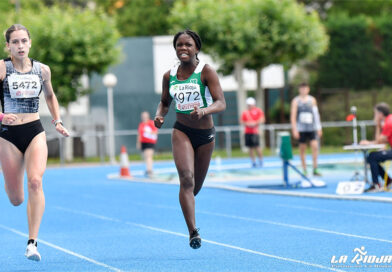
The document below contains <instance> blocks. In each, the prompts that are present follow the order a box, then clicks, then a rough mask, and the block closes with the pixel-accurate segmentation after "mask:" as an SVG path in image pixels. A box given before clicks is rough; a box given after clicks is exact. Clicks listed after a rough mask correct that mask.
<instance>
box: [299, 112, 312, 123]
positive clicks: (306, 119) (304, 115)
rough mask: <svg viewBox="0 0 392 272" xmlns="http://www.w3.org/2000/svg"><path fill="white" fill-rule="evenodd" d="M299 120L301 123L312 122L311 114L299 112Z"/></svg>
mask: <svg viewBox="0 0 392 272" xmlns="http://www.w3.org/2000/svg"><path fill="white" fill-rule="evenodd" d="M299 122H300V123H303V124H313V114H312V113H310V112H301V113H300V114H299Z"/></svg>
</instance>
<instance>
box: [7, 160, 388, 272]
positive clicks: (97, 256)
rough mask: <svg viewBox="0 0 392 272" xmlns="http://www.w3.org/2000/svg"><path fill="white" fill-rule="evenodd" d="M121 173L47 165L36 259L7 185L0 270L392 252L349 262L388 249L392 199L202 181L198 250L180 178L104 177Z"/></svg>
mask: <svg viewBox="0 0 392 272" xmlns="http://www.w3.org/2000/svg"><path fill="white" fill-rule="evenodd" d="M267 162H268V159H266V163H267ZM157 165H159V164H157ZM157 167H159V166H157ZM116 171H118V167H113V166H96V167H67V168H49V169H48V170H47V171H46V173H45V176H44V191H45V196H46V210H45V214H44V218H43V221H42V224H41V229H40V235H39V239H40V240H39V242H38V247H39V250H40V253H41V255H42V261H41V262H38V263H37V262H32V261H28V260H27V259H26V258H25V257H24V250H25V246H26V242H27V238H26V237H27V219H26V201H25V203H24V204H22V205H21V206H19V207H13V206H11V204H10V203H9V201H8V198H7V196H6V194H5V192H4V190H1V192H0V211H1V217H0V241H1V244H2V247H1V251H0V260H1V262H0V271H2V272H6V271H10V272H11V271H12V272H15V271H20V272H22V271H23V272H26V271H50V272H60V271H67V272H69V271H78V272H88V271H143V272H153V271H154V272H155V271H168V272H173V271H187V272H193V271H195V272H196V271H198V272H199V271H200V272H206V271H211V272H215V271H217V272H225V271H236V272H237V271H257V272H259V271H290V272H292V271H301V272H302V271H355V272H356V271H358V272H359V271H377V272H381V271H392V259H390V262H389V263H381V264H375V263H374V262H373V263H371V264H369V263H363V262H361V261H359V262H358V263H355V262H354V263H351V260H352V259H353V258H355V257H357V259H358V257H359V256H362V258H369V257H370V256H376V257H382V256H384V257H382V258H384V259H383V260H385V258H387V256H391V255H392V231H391V227H392V213H391V211H392V209H391V207H392V206H391V205H392V204H389V203H378V202H366V201H347V200H328V199H317V198H302V197H292V196H277V195H266V194H248V193H241V192H235V191H227V190H221V189H214V188H208V187H206V188H203V189H202V191H201V192H200V194H199V195H198V196H197V198H196V219H197V226H198V227H200V234H201V237H202V239H203V244H202V247H201V248H200V249H198V250H193V249H191V248H190V247H189V245H188V234H187V230H186V225H185V222H184V219H183V216H182V213H181V209H180V205H179V203H178V189H179V188H178V186H177V185H175V184H164V183H160V184H159V183H145V182H132V181H124V180H110V179H107V177H106V176H107V174H108V173H112V172H116ZM131 172H132V171H131ZM1 181H2V183H4V181H3V178H2V177H1ZM26 197H27V196H26ZM361 247H362V248H361ZM354 250H356V251H354ZM358 250H361V252H362V253H363V254H362V255H361V254H359V253H358ZM356 255H357V256H356ZM333 256H335V260H336V259H338V258H339V257H340V256H347V261H346V262H345V263H341V264H332V263H331V259H332V257H333ZM391 258H392V257H391ZM376 266H378V267H376Z"/></svg>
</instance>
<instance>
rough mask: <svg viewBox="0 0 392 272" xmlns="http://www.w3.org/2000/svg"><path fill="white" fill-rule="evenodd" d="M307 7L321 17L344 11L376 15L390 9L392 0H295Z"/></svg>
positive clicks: (352, 13)
mask: <svg viewBox="0 0 392 272" xmlns="http://www.w3.org/2000/svg"><path fill="white" fill-rule="evenodd" d="M297 1H298V2H299V3H302V4H304V5H306V7H307V8H308V9H312V10H316V11H317V12H318V13H319V14H320V16H321V17H322V18H326V17H327V16H328V15H329V14H334V13H341V12H344V13H346V14H348V15H350V16H356V15H368V16H378V15H380V14H382V13H385V14H387V13H390V12H391V11H392V0H297Z"/></svg>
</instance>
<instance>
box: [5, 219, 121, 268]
mask: <svg viewBox="0 0 392 272" xmlns="http://www.w3.org/2000/svg"><path fill="white" fill-rule="evenodd" d="M0 228H2V229H5V230H8V231H10V232H13V233H15V234H17V235H20V236H23V237H26V238H28V237H29V236H28V235H27V234H26V233H23V232H20V231H18V230H16V229H13V228H9V227H6V226H4V225H1V224H0ZM37 241H38V242H39V243H41V244H44V245H47V246H49V247H51V248H54V249H57V250H59V251H62V252H64V253H67V254H69V255H72V256H74V257H77V258H79V259H82V260H85V261H87V262H90V263H93V264H95V265H98V266H101V267H104V268H107V269H110V270H111V271H116V272H123V270H121V269H118V268H116V267H113V266H110V265H107V264H104V263H101V262H98V261H96V260H94V259H91V258H89V257H86V256H83V255H81V254H79V253H76V252H73V251H71V250H68V249H65V248H62V247H59V246H57V245H55V244H52V243H49V242H46V241H44V240H42V239H37Z"/></svg>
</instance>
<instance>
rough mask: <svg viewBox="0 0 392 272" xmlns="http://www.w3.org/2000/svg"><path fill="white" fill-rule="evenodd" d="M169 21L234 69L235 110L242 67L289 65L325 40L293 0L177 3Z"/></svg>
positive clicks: (241, 97)
mask: <svg viewBox="0 0 392 272" xmlns="http://www.w3.org/2000/svg"><path fill="white" fill-rule="evenodd" d="M171 21H172V23H173V26H174V28H175V29H176V30H179V29H184V28H191V29H193V30H195V31H197V32H198V33H199V34H200V36H201V38H202V40H203V47H204V48H203V50H204V51H205V52H207V53H209V54H210V55H211V56H212V57H214V58H215V59H216V60H218V61H219V62H220V63H221V64H222V65H223V66H225V67H224V68H223V70H227V69H228V67H229V70H234V73H235V77H236V80H237V82H238V85H239V90H238V92H237V105H238V110H239V113H240V112H241V111H242V110H243V109H244V107H245V98H246V93H245V90H244V84H243V78H242V70H243V68H244V67H250V68H253V69H258V70H259V69H261V68H263V67H265V66H267V65H269V64H272V63H284V64H287V65H290V64H292V63H293V62H295V61H296V60H300V59H304V58H314V57H316V56H318V55H320V54H322V53H323V52H324V51H325V50H326V47H327V43H328V38H327V35H326V33H325V31H324V28H323V27H322V25H321V23H320V22H319V19H318V17H317V15H316V14H315V13H310V14H307V13H306V10H305V9H304V8H303V7H302V6H300V5H298V4H297V3H296V2H295V1H294V0H198V1H187V2H181V1H179V2H176V4H175V6H174V9H173V11H172V13H171Z"/></svg>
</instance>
